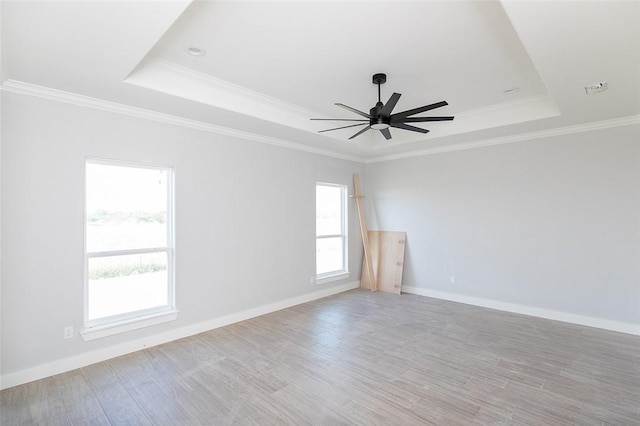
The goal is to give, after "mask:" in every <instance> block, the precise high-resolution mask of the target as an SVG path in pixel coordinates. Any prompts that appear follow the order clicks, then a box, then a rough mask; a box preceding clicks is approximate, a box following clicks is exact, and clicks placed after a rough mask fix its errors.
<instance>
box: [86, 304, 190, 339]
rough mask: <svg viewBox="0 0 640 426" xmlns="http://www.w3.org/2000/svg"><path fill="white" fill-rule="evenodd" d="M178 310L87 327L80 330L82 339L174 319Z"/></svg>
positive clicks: (110, 334)
mask: <svg viewBox="0 0 640 426" xmlns="http://www.w3.org/2000/svg"><path fill="white" fill-rule="evenodd" d="M178 312H179V311H176V310H171V311H164V312H159V313H155V314H150V315H145V316H142V317H137V318H131V319H128V320H124V321H118V322H115V323H112V324H104V325H97V326H94V327H87V328H85V329H84V330H82V331H81V332H80V336H82V340H84V341H85V342H87V341H89V340H96V339H101V338H103V337H108V336H113V335H115V334H120V333H125V332H127V331H131V330H137V329H139V328H144V327H149V326H152V325H156V324H162V323H163V322H169V321H173V320H175V319H176V318H178Z"/></svg>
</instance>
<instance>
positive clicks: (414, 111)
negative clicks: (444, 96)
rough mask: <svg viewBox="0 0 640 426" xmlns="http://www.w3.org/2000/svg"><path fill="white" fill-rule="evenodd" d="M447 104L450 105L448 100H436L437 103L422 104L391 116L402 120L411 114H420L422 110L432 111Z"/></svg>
mask: <svg viewBox="0 0 640 426" xmlns="http://www.w3.org/2000/svg"><path fill="white" fill-rule="evenodd" d="M445 105H449V104H448V103H447V101H442V102H436V103H435V104H431V105H425V106H421V107H419V108H414V109H410V110H407V111H402V112H399V113H397V114H393V115H392V116H391V118H392V119H395V120H396V121H402V119H404V118H405V117H408V116H410V115H415V114H420V113H421V112H425V111H430V110H432V109H436V108H440V107H443V106H445ZM400 117H402V118H400Z"/></svg>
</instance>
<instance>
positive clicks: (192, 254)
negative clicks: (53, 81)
mask: <svg viewBox="0 0 640 426" xmlns="http://www.w3.org/2000/svg"><path fill="white" fill-rule="evenodd" d="M3 96H4V99H3V102H4V105H3V107H4V108H3V113H4V116H3V136H4V137H3V140H2V149H3V156H2V237H3V238H2V254H3V258H2V261H3V264H4V267H3V269H2V274H1V275H2V283H3V288H2V311H1V312H2V330H1V332H2V353H1V357H2V371H1V372H2V374H8V373H11V372H15V371H19V370H22V369H26V368H30V367H34V366H37V365H40V364H43V363H47V362H51V361H54V360H59V359H63V358H66V357H70V356H74V355H78V354H81V353H84V352H88V351H95V350H97V349H102V348H105V347H108V346H112V345H115V344H118V343H122V342H125V341H129V340H134V339H138V338H141V337H145V336H149V335H153V334H155V333H160V332H164V331H168V330H171V329H174V328H178V327H184V326H188V325H191V324H196V323H199V322H203V321H207V320H210V319H213V318H217V317H220V316H223V315H228V314H232V313H236V312H238V311H241V310H245V309H250V308H254V307H258V306H261V305H264V304H268V303H273V302H278V301H281V300H284V299H287V298H290V297H296V296H300V295H303V294H308V293H311V292H313V291H317V290H321V289H324V288H327V287H331V286H335V285H339V284H344V283H345V282H349V281H352V280H356V279H357V278H358V277H359V275H360V262H361V247H360V244H359V241H360V234H359V230H358V224H357V215H356V210H355V203H353V202H350V219H351V220H350V227H349V229H350V235H349V237H350V241H351V248H350V260H351V262H350V270H351V271H352V276H351V278H350V279H348V280H344V281H341V282H335V283H330V284H325V285H321V286H317V285H315V284H310V282H309V278H310V276H312V275H314V274H315V182H316V181H317V180H320V181H326V182H336V183H343V184H349V185H350V187H351V182H352V174H353V173H356V172H359V173H363V171H364V170H363V166H362V165H361V164H358V163H353V162H348V161H343V160H337V159H332V158H328V157H322V156H318V155H313V154H308V153H304V152H299V151H294V150H288V149H283V148H278V147H274V146H270V145H266V144H261V143H255V142H248V141H245V140H240V139H233V138H230V137H226V136H221V135H217V134H211V133H205V132H200V131H196V130H190V129H185V128H181V127H177V126H171V125H165V124H161V123H157V122H153V121H147V120H140V119H136V118H131V117H127V116H123V115H118V114H112V113H107V112H103V111H98V110H92V109H87V108H80V107H76V106H73V105H69V104H64V103H56V102H52V101H47V100H43V99H37V98H32V97H27V96H21V95H15V94H10V93H9V94H4V95H3ZM86 157H99V158H110V159H120V160H129V161H141V162H152V163H159V164H167V165H170V166H173V167H174V168H175V176H176V274H177V295H176V299H177V307H178V309H179V310H180V316H179V317H178V320H176V321H174V322H171V323H165V324H161V325H158V326H154V327H151V328H145V329H141V330H136V331H133V332H129V333H125V334H121V335H118V336H113V337H108V338H104V339H99V340H95V341H90V342H84V341H82V339H81V338H80V337H78V336H76V337H75V338H74V339H70V340H64V339H63V333H62V331H63V328H64V327H65V326H67V325H73V326H74V327H75V329H76V330H79V329H81V328H82V321H83V319H82V312H83V310H82V303H83V250H84V248H83V232H84V230H83V206H84V193H83V191H84V182H83V180H84V161H85V158H86Z"/></svg>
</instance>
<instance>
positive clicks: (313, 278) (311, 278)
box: [309, 275, 316, 284]
mask: <svg viewBox="0 0 640 426" xmlns="http://www.w3.org/2000/svg"><path fill="white" fill-rule="evenodd" d="M315 283H316V277H314V276H313V275H312V276H310V277H309V284H315Z"/></svg>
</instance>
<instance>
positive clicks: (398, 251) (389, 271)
mask: <svg viewBox="0 0 640 426" xmlns="http://www.w3.org/2000/svg"><path fill="white" fill-rule="evenodd" d="M368 237H369V250H370V252H371V262H372V267H373V271H374V276H375V277H377V280H376V281H377V282H376V285H375V287H376V288H377V289H378V290H380V291H384V292H386V293H395V294H400V291H401V289H402V271H403V268H404V248H405V245H406V239H407V234H406V232H393V231H369V232H368ZM366 262H367V260H366V258H365V259H363V262H362V270H363V271H365V268H366V266H367V265H366ZM360 287H363V288H371V281H370V280H369V278H368V274H366V273H364V272H363V274H362V279H361V282H360Z"/></svg>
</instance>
